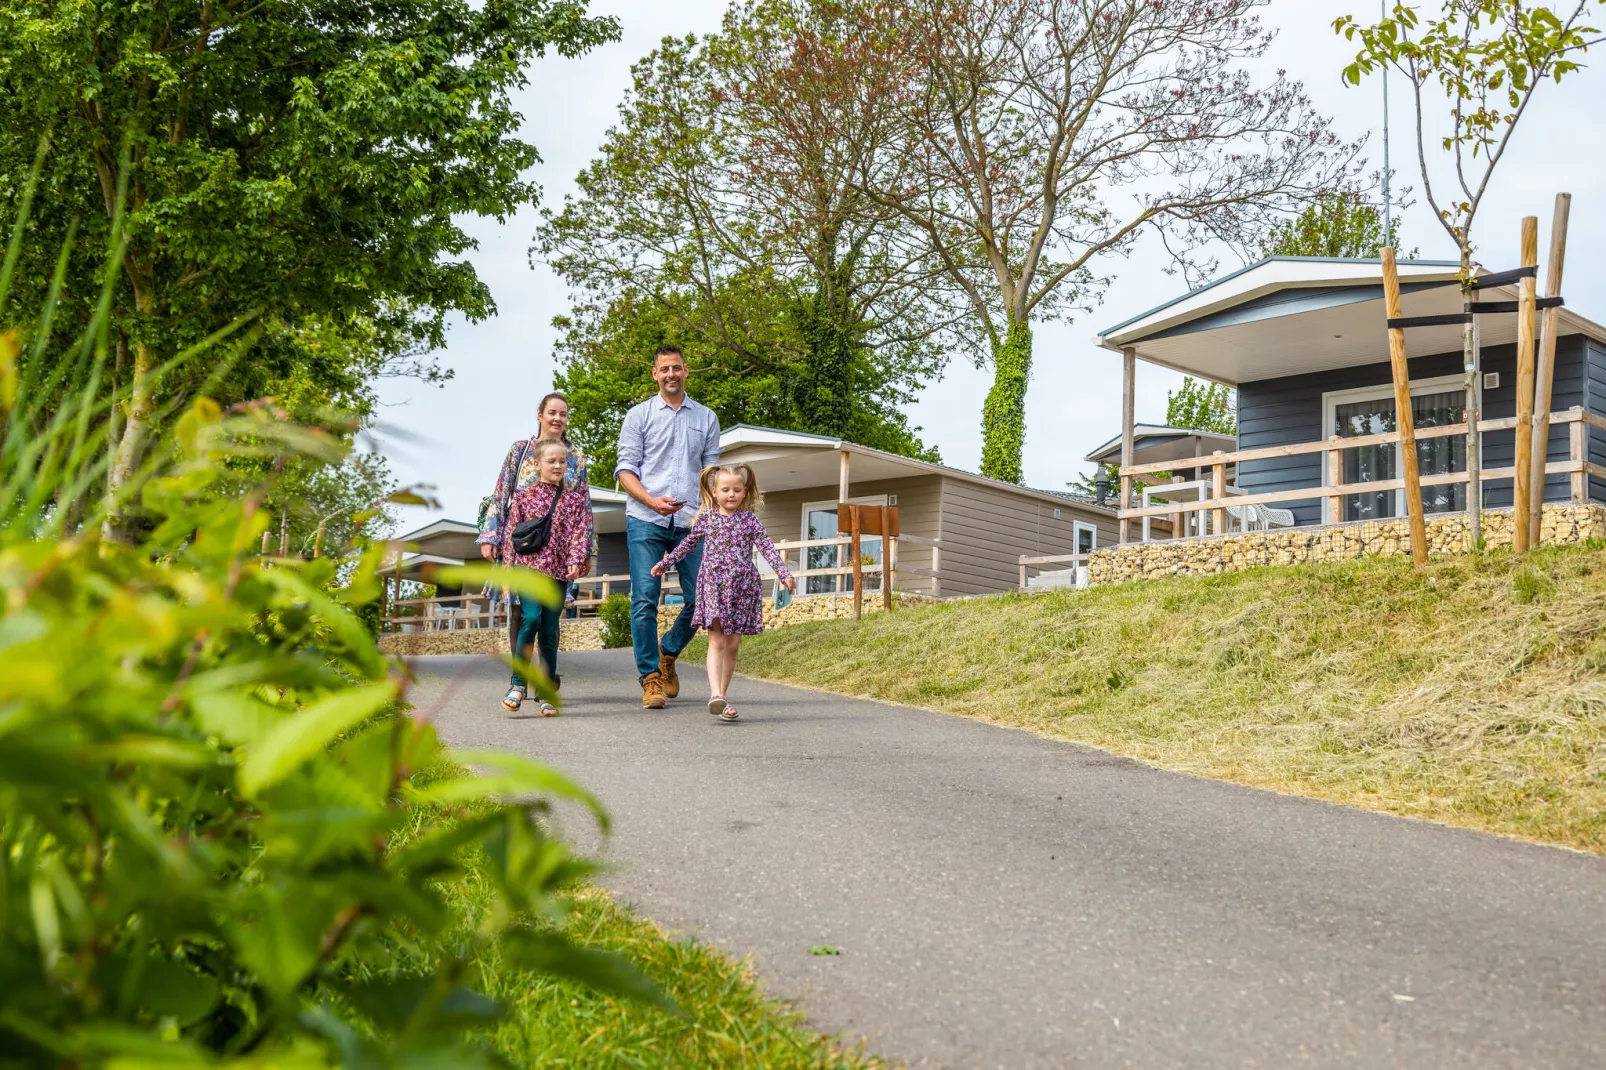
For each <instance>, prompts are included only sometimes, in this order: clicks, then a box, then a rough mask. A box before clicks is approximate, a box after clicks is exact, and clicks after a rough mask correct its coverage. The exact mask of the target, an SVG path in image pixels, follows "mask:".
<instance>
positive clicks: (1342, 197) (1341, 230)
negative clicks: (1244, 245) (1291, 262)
mask: <svg viewBox="0 0 1606 1070" xmlns="http://www.w3.org/2000/svg"><path fill="white" fill-rule="evenodd" d="M1392 231H1393V232H1392V233H1391V234H1385V233H1383V213H1382V212H1381V211H1379V210H1378V207H1377V205H1375V204H1372V203H1371V202H1369V201H1368V200H1366V198H1365V197H1364V196H1363V195H1362V194H1361V193H1360V191H1358V190H1330V191H1328V192H1327V193H1323V194H1322V195H1321V196H1319V197H1318V198H1317V199H1316V200H1315V201H1314V202H1312V203H1311V204H1308V205H1306V206H1305V208H1304V209H1303V210H1302V211H1300V212H1299V214H1297V215H1295V216H1294V217H1293V218H1292V219H1288V220H1284V221H1283V222H1281V223H1278V224H1277V225H1276V226H1274V227H1273V228H1272V229H1271V232H1270V233H1269V234H1267V235H1266V237H1265V238H1264V239H1262V241H1261V243H1260V255H1261V256H1263V257H1264V256H1328V257H1342V258H1345V259H1353V258H1368V259H1376V258H1377V257H1380V256H1382V255H1383V247H1384V246H1386V245H1397V244H1398V242H1399V234H1400V223H1399V220H1398V219H1396V220H1393V221H1392ZM1404 255H1408V256H1415V255H1416V254H1415V251H1414V250H1413V251H1412V252H1411V253H1409V254H1404Z"/></svg>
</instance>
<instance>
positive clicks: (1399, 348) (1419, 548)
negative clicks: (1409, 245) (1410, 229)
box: [1383, 246, 1428, 567]
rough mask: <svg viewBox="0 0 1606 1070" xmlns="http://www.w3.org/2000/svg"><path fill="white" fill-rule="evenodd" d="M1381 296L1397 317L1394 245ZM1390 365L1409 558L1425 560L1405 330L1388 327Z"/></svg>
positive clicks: (1386, 258) (1388, 251)
mask: <svg viewBox="0 0 1606 1070" xmlns="http://www.w3.org/2000/svg"><path fill="white" fill-rule="evenodd" d="M1383 299H1384V303H1385V305H1386V307H1387V314H1388V318H1389V319H1391V320H1392V319H1399V318H1400V273H1399V269H1398V268H1397V267H1396V266H1395V263H1394V248H1393V246H1385V247H1384V249H1383ZM1389 366H1390V367H1391V368H1392V370H1393V372H1394V408H1395V416H1396V421H1397V423H1398V425H1399V430H1400V468H1401V469H1402V471H1401V475H1402V476H1404V478H1405V512H1406V516H1407V518H1408V522H1409V526H1410V529H1411V558H1412V560H1414V561H1415V562H1416V564H1417V566H1418V567H1420V566H1422V565H1425V564H1427V562H1428V529H1427V522H1426V521H1425V520H1424V519H1423V517H1422V476H1421V473H1420V471H1419V468H1418V465H1417V456H1416V419H1415V418H1414V416H1413V415H1412V413H1411V367H1410V364H1409V363H1408V362H1407V360H1406V357H1405V331H1404V330H1403V329H1401V328H1399V327H1391V328H1389Z"/></svg>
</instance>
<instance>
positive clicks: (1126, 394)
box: [1121, 346, 1138, 543]
mask: <svg viewBox="0 0 1606 1070" xmlns="http://www.w3.org/2000/svg"><path fill="white" fill-rule="evenodd" d="M1137 389H1138V351H1137V350H1136V349H1133V348H1132V347H1131V346H1127V347H1126V348H1125V349H1123V350H1121V467H1122V468H1126V467H1127V466H1128V465H1130V464H1131V463H1132V437H1133V426H1134V424H1135V422H1136V416H1135V413H1136V411H1137ZM1121 508H1122V509H1123V510H1126V509H1130V508H1132V477H1131V476H1128V475H1123V476H1122V477H1121ZM1131 541H1132V522H1131V521H1130V520H1127V519H1125V518H1123V519H1122V520H1121V542H1122V543H1128V542H1131Z"/></svg>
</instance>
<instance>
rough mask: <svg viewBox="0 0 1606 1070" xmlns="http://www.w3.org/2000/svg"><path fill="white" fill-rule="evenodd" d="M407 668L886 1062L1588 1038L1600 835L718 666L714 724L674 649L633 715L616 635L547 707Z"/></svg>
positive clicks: (1312, 1053) (1036, 1061) (1498, 1055)
mask: <svg viewBox="0 0 1606 1070" xmlns="http://www.w3.org/2000/svg"><path fill="white" fill-rule="evenodd" d="M415 664H416V666H417V668H418V671H419V673H420V674H421V679H420V684H419V686H418V688H417V689H415V691H414V694H413V701H414V702H415V704H416V705H417V706H418V707H419V708H421V709H426V710H433V715H434V716H435V717H436V718H437V721H438V723H439V725H440V727H441V730H442V732H443V734H444V735H445V737H446V738H447V739H448V740H449V741H450V742H451V743H453V744H455V745H461V746H475V747H481V746H493V747H500V748H505V749H508V750H513V751H517V752H519V753H522V754H527V755H531V756H534V757H537V758H540V759H542V760H544V761H547V762H549V763H551V764H552V765H554V766H556V767H558V768H559V769H562V770H564V771H565V772H567V773H569V774H571V775H572V776H574V777H576V778H577V779H578V780H579V781H580V782H581V783H583V784H584V785H586V786H587V787H589V788H591V789H592V790H594V791H596V792H597V793H598V794H599V795H600V796H601V797H602V799H603V801H604V802H605V803H606V804H607V806H608V807H609V808H610V810H611V811H612V813H613V816H614V818H615V821H616V826H617V827H616V830H615V832H614V835H613V837H612V839H611V842H609V843H607V844H606V845H605V846H604V848H603V850H604V852H605V856H606V857H607V858H608V859H609V860H611V861H612V862H613V863H614V864H615V866H616V867H617V869H616V870H615V872H614V873H613V875H612V876H610V877H609V879H608V883H609V884H610V885H611V886H612V887H614V888H615V889H617V891H618V892H619V893H620V894H621V895H622V896H623V897H624V898H625V899H626V900H628V901H629V902H631V903H633V904H635V905H636V906H637V907H638V908H639V909H640V910H641V911H642V912H643V913H645V914H646V915H648V916H650V917H652V918H654V919H655V920H657V921H659V922H660V923H662V924H664V925H666V926H668V927H670V928H672V929H679V930H682V931H685V932H689V933H692V934H695V935H697V936H698V937H700V938H702V939H705V940H708V941H711V942H713V943H715V944H717V945H719V946H721V947H723V948H725V949H726V950H728V951H730V952H732V953H734V954H736V955H738V956H740V955H748V954H750V955H751V956H752V957H753V961H754V964H755V966H756V967H757V969H758V973H759V975H760V977H761V978H762V979H763V981H764V982H765V984H766V985H767V987H768V988H769V990H770V992H771V993H772V994H775V995H778V996H781V997H783V998H787V999H790V1000H793V1001H795V1002H796V1003H797V1004H798V1005H799V1006H800V1007H801V1009H802V1010H803V1011H804V1012H805V1013H806V1014H807V1015H808V1016H809V1019H810V1021H811V1022H812V1023H813V1024H814V1025H815V1026H816V1027H817V1028H819V1029H821V1030H823V1031H825V1032H832V1033H840V1034H841V1035H843V1036H844V1037H846V1038H849V1039H854V1038H859V1037H863V1038H865V1039H866V1040H867V1042H868V1044H869V1047H870V1048H871V1050H873V1051H875V1052H878V1053H879V1054H881V1055H884V1056H886V1057H888V1058H890V1059H894V1060H900V1061H903V1062H906V1063H907V1064H908V1065H910V1066H920V1067H926V1066H933V1067H936V1066H941V1067H1010V1068H1016V1067H1059V1066H1097V1067H1104V1066H1136V1067H1160V1066H1184V1065H1186V1066H1190V1067H1195V1066H1221V1067H1246V1066H1265V1067H1283V1066H1287V1065H1289V1064H1291V1063H1295V1062H1298V1063H1301V1064H1303V1065H1313V1066H1334V1067H1354V1066H1420V1067H1447V1066H1478V1067H1488V1066H1523V1067H1536V1066H1557V1067H1562V1066H1567V1067H1576V1066H1589V1065H1595V1066H1599V1065H1603V1064H1606V859H1602V858H1598V857H1594V856H1589V855H1582V854H1574V853H1570V852H1567V851H1562V850H1558V849H1555V848H1547V847H1539V846H1533V845H1529V844H1524V843H1518V842H1515V841H1510V840H1503V839H1499V838H1496V837H1493V836H1487V835H1483V834H1480V833H1475V832H1467V831H1463V830H1459V829H1451V828H1444V827H1440V826H1437V825H1429V824H1425V823H1420V822H1413V821H1407V820H1403V819H1399V818H1392V817H1387V816H1383V815H1378V814H1369V813H1363V812H1359V811H1354V810H1348V809H1345V808H1342V807H1337V806H1332V805H1329V804H1325V803H1319V802H1312V801H1309V800H1305V799H1297V798H1291V797H1287V796H1281V795H1276V794H1272V793H1269V792H1262V791H1256V790H1254V789H1250V788H1243V787H1238V786H1235V785H1231V784H1224V783H1219V782H1216V781H1210V780H1201V779H1195V778H1192V777H1187V776H1181V775H1177V774H1173V773H1165V772H1160V771H1157V770H1153V769H1150V768H1148V767H1146V766H1143V765H1141V764H1138V763H1136V762H1132V761H1129V760H1127V759H1123V758H1116V757H1112V756H1110V755H1107V754H1105V753H1103V752H1100V751H1094V750H1089V749H1086V748H1081V747H1076V746H1072V745H1069V744H1064V743H1059V742H1055V741H1052V740H1046V739H1041V738H1038V737H1036V736H1033V735H1030V734H1027V733H1024V732H1019V731H1014V730H1010V729H1004V728H996V727H993V726H989V725H984V724H980V723H978V722H975V721H970V720H965V719H962V718H958V717H949V716H945V715H942V714H937V713H930V712H926V711H923V710H914V709H908V708H904V707H898V706H889V705H885V704H881V703H875V702H868V701H859V700H854V699H844V698H839V697H836V696H832V695H827V694H824V693H820V692H813V691H806V690H801V689H797V688H791V687H786V686H783V685H778V684H769V683H763V682H758V681H751V680H745V679H743V680H740V681H739V682H738V683H737V685H736V686H735V687H733V688H732V694H733V698H735V700H736V701H737V702H738V704H739V705H740V706H741V709H742V715H743V718H744V719H743V721H742V722H741V723H739V724H735V725H721V724H718V723H717V722H715V721H714V720H713V719H712V718H710V717H709V716H708V714H707V713H706V712H704V710H703V701H704V700H705V699H706V697H707V684H706V681H705V680H704V679H703V678H702V671H701V670H700V669H696V668H693V667H691V666H687V667H686V669H687V671H686V672H684V673H683V674H682V680H683V688H684V690H683V692H682V697H681V698H680V699H679V700H678V701H676V702H671V703H670V705H669V708H668V709H667V710H664V711H659V712H648V711H643V710H642V709H640V704H639V691H638V690H637V688H636V687H635V679H634V671H633V669H632V666H631V661H630V652H629V651H628V650H616V651H599V652H588V653H575V654H564V655H563V663H562V666H561V667H562V669H563V693H564V695H565V696H566V699H567V701H566V705H565V716H563V717H561V718H555V719H542V718H539V717H535V716H518V715H509V714H507V713H506V712H504V711H503V710H502V709H501V707H500V705H499V704H498V700H499V699H500V697H501V695H502V693H503V692H504V690H505V688H506V675H505V670H504V669H503V668H502V667H501V666H500V665H499V664H497V663H495V662H494V661H492V660H490V659H488V658H480V659H472V658H457V657H436V658H422V659H418V660H417V661H416V662H415ZM453 681H455V682H453ZM449 682H451V686H448V684H449ZM526 710H529V707H526ZM569 827H570V828H571V830H573V831H575V832H576V833H577V834H578V832H579V829H580V825H579V822H578V820H576V821H575V822H573V823H571V824H570V826H569ZM825 948H834V949H837V950H839V951H840V954H837V955H825V954H816V953H813V952H814V951H817V950H822V949H825Z"/></svg>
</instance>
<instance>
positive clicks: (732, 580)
mask: <svg viewBox="0 0 1606 1070" xmlns="http://www.w3.org/2000/svg"><path fill="white" fill-rule="evenodd" d="M697 482H698V485H699V486H700V487H701V488H702V499H703V500H702V508H701V511H700V512H699V513H698V514H697V520H696V522H695V523H693V524H692V528H691V534H690V535H688V536H686V538H685V539H683V540H681V543H680V545H679V546H676V547H675V548H674V549H673V550H671V551H669V553H668V554H667V555H666V556H665V557H664V559H663V560H662V561H660V562H658V564H656V565H654V566H653V569H652V574H653V575H654V576H662V575H663V574H664V573H665V572H667V571H668V570H669V569H671V568H673V567H675V565H677V564H678V563H679V562H680V560H681V558H683V557H685V556H686V555H687V554H689V553H691V551H692V549H693V548H694V547H696V545H697V544H698V543H699V542H702V543H703V544H704V545H703V564H702V568H701V569H699V570H698V573H697V609H696V613H695V615H694V616H693V617H692V627H694V628H705V629H707V630H708V691H709V694H710V696H711V697H710V698H709V700H708V712H709V713H711V714H713V715H714V716H716V717H718V718H719V719H720V720H721V721H725V722H727V723H728V722H730V721H734V720H736V719H737V717H738V714H737V712H736V707H735V706H732V705H731V704H730V703H729V702H727V701H725V693H726V691H727V690H729V688H730V682H731V675H732V674H733V673H734V672H735V671H736V652H737V649H738V648H739V647H740V646H741V643H742V636H744V635H757V634H758V633H759V632H761V631H763V630H764V581H763V580H762V579H761V578H760V577H759V574H758V569H757V568H756V567H755V566H754V564H753V551H754V550H755V549H756V550H757V551H758V552H759V553H761V554H763V555H764V560H766V561H768V562H769V563H770V567H771V568H773V569H774V570H775V578H776V582H778V583H782V584H784V585H785V586H786V589H787V590H788V591H793V592H796V591H797V581H796V580H794V579H793V578H792V574H791V572H789V571H788V570H787V568H786V560H785V558H783V557H781V554H780V551H778V550H776V549H775V544H774V543H773V542H771V541H770V537H769V534H768V533H767V532H766V531H765V530H764V525H763V524H761V523H759V520H758V517H756V516H754V515H753V509H755V508H757V507H758V505H759V504H760V503H761V502H762V500H763V499H762V498H760V496H759V492H758V476H756V475H755V474H754V473H753V470H752V469H751V468H749V467H748V466H747V465H745V464H736V465H709V466H708V467H707V468H704V469H703V472H702V475H701V476H700V477H699V478H698V481H697Z"/></svg>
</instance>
